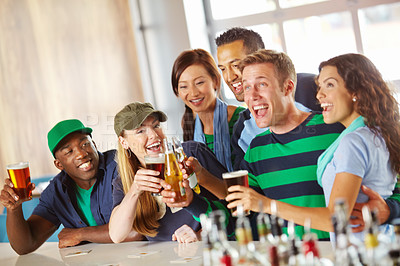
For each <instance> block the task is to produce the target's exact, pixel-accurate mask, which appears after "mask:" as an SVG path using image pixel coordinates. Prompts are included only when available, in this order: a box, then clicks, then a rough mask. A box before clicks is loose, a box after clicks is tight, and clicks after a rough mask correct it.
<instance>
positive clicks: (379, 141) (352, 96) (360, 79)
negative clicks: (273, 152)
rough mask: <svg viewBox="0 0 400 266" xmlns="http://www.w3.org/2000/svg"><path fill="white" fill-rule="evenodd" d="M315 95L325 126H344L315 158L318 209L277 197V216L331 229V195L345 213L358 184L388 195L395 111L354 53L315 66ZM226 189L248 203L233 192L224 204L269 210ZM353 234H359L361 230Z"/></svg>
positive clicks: (398, 144) (396, 162)
mask: <svg viewBox="0 0 400 266" xmlns="http://www.w3.org/2000/svg"><path fill="white" fill-rule="evenodd" d="M317 83H318V85H319V90H318V93H317V99H318V101H319V102H320V104H321V107H322V108H323V113H322V114H323V116H324V121H325V123H327V124H332V123H336V122H339V123H341V124H343V125H344V126H345V127H346V129H345V130H344V131H343V132H342V133H341V134H340V135H339V137H338V138H337V140H336V141H335V142H333V143H332V144H331V146H329V148H328V149H327V150H326V151H325V152H324V153H323V154H321V156H320V157H319V159H318V169H317V177H318V183H319V184H320V185H321V186H322V188H323V190H324V195H325V201H326V206H327V207H323V208H313V207H298V206H294V205H291V204H288V203H284V202H280V201H277V202H276V204H277V209H278V215H279V216H280V217H282V218H284V219H286V220H293V221H294V222H295V223H297V224H301V225H304V223H305V220H306V219H307V218H311V227H312V228H315V229H319V230H323V231H330V232H332V231H333V227H332V224H331V220H330V217H331V214H332V213H333V211H334V204H335V201H336V199H340V198H341V199H344V200H345V201H346V202H347V205H348V210H349V213H348V216H350V211H351V210H352V209H353V206H354V205H355V203H356V202H366V201H367V200H368V197H367V196H366V195H365V194H364V193H363V192H362V191H361V190H360V187H361V185H365V186H367V187H369V188H372V189H373V190H375V191H376V192H378V193H379V195H381V197H383V198H388V197H389V196H391V195H392V191H393V189H394V186H395V183H396V175H397V173H399V172H400V115H399V107H398V103H397V101H396V100H395V98H394V97H393V95H392V92H391V90H390V89H389V87H388V85H387V84H386V83H385V81H384V80H383V78H382V76H381V74H380V72H379V71H378V70H377V69H376V67H375V66H374V64H373V63H372V62H371V61H370V60H369V59H368V58H366V57H365V56H363V55H360V54H344V55H340V56H337V57H334V58H331V59H329V60H328V61H325V62H322V63H321V64H320V66H319V76H318V81H317ZM229 190H230V191H231V190H232V191H233V190H234V191H236V192H248V193H247V194H249V193H250V194H251V195H250V197H251V198H252V200H251V202H253V203H249V202H247V206H246V203H245V202H242V201H241V200H240V199H241V198H242V197H243V196H240V195H239V193H235V194H236V195H235V194H230V195H229V196H228V197H227V200H228V201H230V200H233V199H239V200H237V201H236V202H235V204H232V203H231V205H229V206H228V207H233V206H236V205H238V204H240V203H242V204H244V206H245V208H246V207H247V208H246V209H251V210H253V211H258V210H257V207H253V206H252V205H255V204H254V203H255V202H258V199H260V200H263V202H264V206H265V207H264V211H266V212H268V213H271V209H270V205H271V199H269V198H266V197H262V196H261V197H260V196H258V195H256V194H255V193H253V192H251V191H250V190H246V191H244V189H243V188H242V187H236V188H234V187H231V189H229ZM380 230H381V231H382V232H390V225H387V224H386V225H381V226H380ZM356 236H357V237H359V238H362V237H363V235H362V234H361V233H356Z"/></svg>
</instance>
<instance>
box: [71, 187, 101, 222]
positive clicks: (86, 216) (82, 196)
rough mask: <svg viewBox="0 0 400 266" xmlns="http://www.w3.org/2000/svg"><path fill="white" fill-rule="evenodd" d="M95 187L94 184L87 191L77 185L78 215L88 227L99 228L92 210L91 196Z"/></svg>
mask: <svg viewBox="0 0 400 266" xmlns="http://www.w3.org/2000/svg"><path fill="white" fill-rule="evenodd" d="M93 187H94V184H93V186H92V187H91V188H89V189H88V190H86V189H83V188H81V187H79V186H78V185H76V201H77V204H78V208H79V210H78V213H79V216H80V217H81V218H82V220H83V221H84V222H85V223H86V224H87V225H88V226H97V223H96V220H95V219H94V217H93V214H92V210H91V209H90V195H91V194H92V190H93Z"/></svg>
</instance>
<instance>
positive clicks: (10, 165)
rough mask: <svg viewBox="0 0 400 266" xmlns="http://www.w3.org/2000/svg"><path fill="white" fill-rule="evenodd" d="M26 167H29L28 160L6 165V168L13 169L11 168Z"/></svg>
mask: <svg viewBox="0 0 400 266" xmlns="http://www.w3.org/2000/svg"><path fill="white" fill-rule="evenodd" d="M27 167H29V162H20V163H15V164H9V165H7V169H13V170H18V169H24V168H27Z"/></svg>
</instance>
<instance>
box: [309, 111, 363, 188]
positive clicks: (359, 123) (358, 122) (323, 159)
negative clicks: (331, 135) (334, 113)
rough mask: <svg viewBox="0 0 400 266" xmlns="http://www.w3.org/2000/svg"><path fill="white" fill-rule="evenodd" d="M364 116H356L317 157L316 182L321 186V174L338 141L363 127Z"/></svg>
mask: <svg viewBox="0 0 400 266" xmlns="http://www.w3.org/2000/svg"><path fill="white" fill-rule="evenodd" d="M364 126H365V123H364V118H363V117H362V116H359V117H357V118H356V119H355V120H354V121H353V122H352V123H351V124H350V126H349V127H348V128H346V129H345V130H343V131H342V133H340V135H339V137H338V138H337V139H336V140H335V141H334V142H333V143H332V144H331V145H330V146H329V147H328V148H327V149H326V150H325V151H324V152H323V153H322V154H321V155H320V156H319V157H318V164H317V181H318V184H319V185H320V186H321V187H322V182H321V180H322V175H323V174H324V171H325V168H326V166H327V165H328V163H330V162H331V161H332V158H333V154H334V153H335V151H336V149H337V147H338V146H339V143H340V141H341V140H342V138H343V137H344V136H346V135H347V134H349V133H350V132H353V131H354V130H356V129H357V128H359V127H364Z"/></svg>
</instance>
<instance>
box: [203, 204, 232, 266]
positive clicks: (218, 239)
mask: <svg viewBox="0 0 400 266" xmlns="http://www.w3.org/2000/svg"><path fill="white" fill-rule="evenodd" d="M209 221H210V232H209V237H210V241H211V243H212V251H211V257H212V262H213V265H226V264H228V263H231V264H233V265H236V262H237V260H238V257H239V254H238V252H237V250H236V249H235V248H233V247H232V246H231V245H230V244H229V241H228V237H227V235H226V229H225V221H226V217H225V213H224V212H223V211H222V210H216V211H212V212H211V213H210V215H209Z"/></svg>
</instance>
